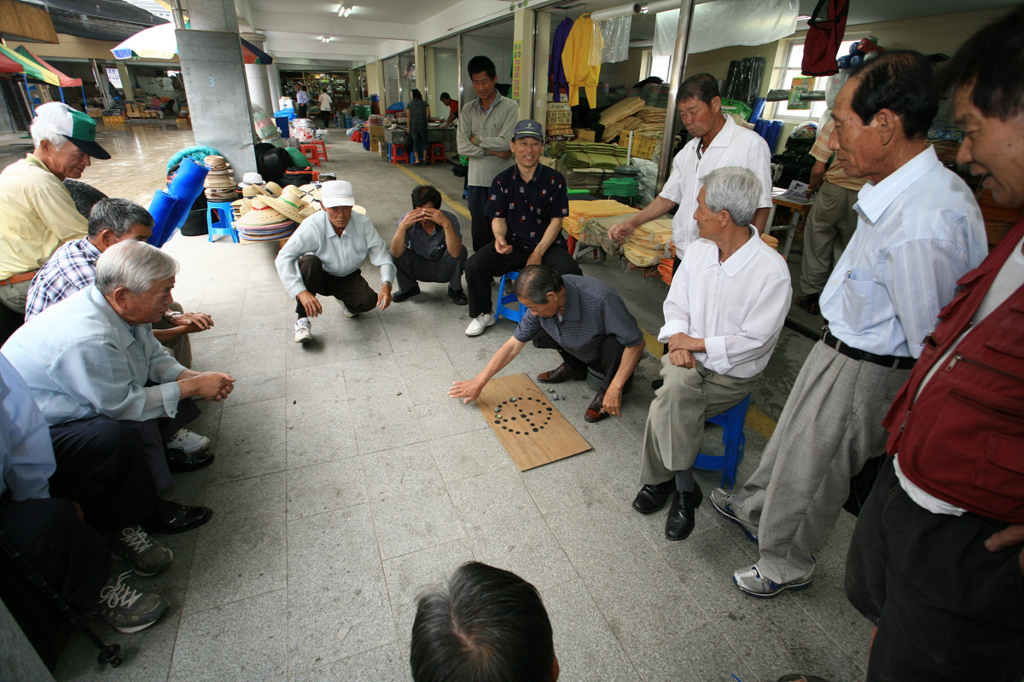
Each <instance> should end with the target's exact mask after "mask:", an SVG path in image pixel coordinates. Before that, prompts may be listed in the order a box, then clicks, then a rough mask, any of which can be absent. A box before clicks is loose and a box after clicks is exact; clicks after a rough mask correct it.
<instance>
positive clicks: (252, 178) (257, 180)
mask: <svg viewBox="0 0 1024 682" xmlns="http://www.w3.org/2000/svg"><path fill="white" fill-rule="evenodd" d="M262 184H263V176H262V175H260V174H259V173H245V174H244V175H242V185H243V186H245V185H262Z"/></svg>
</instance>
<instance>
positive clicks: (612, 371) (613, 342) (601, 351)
mask: <svg viewBox="0 0 1024 682" xmlns="http://www.w3.org/2000/svg"><path fill="white" fill-rule="evenodd" d="M533 345H534V346H535V347H537V348H550V349H552V350H557V351H558V354H559V355H561V356H562V361H563V362H564V363H565V364H567V365H569V366H570V367H572V368H573V369H583V368H585V367H588V366H589V367H593V368H594V369H595V370H597V371H598V372H600V373H601V374H603V375H604V383H602V384H601V390H602V391H607V390H608V386H609V385H611V383H612V379H614V378H615V375H616V374H617V373H618V371H619V365H621V364H622V353H623V352H624V351H625V350H626V347H625V346H623V345H622V344H621V343H619V339H618V338H617V337H616V336H615V335H614V334H606V335H604V336H603V337H601V345H600V346H598V351H597V359H596V360H593V361H591V362H585V361H583V360H580V359H579V358H577V357H576V356H575V355H573V354H572V353H570V352H569V351H567V350H565V349H564V348H562V346H560V345H559V344H558V342H557V341H555V340H554V339H553V338H551V336H550V335H549V334H548V333H547V332H542V333H541V335H540V336H538V337H537V338H535V339H534V340H533ZM632 387H633V375H632V374H631V375H630V376H629V379H627V380H626V383H625V385H624V386H623V388H622V392H623V393H626V392H627V391H629V389H631V388H632Z"/></svg>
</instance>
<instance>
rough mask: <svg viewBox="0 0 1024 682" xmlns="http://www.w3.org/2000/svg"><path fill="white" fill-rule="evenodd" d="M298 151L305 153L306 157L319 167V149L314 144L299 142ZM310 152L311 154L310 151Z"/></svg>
mask: <svg viewBox="0 0 1024 682" xmlns="http://www.w3.org/2000/svg"><path fill="white" fill-rule="evenodd" d="M299 151H300V152H302V153H303V154H305V155H306V158H307V159H309V160H310V161H312V162H313V163H315V164H316V166H317V168H319V167H320V150H319V149H317V146H316V145H315V144H300V145H299ZM311 152H312V156H310V153H311Z"/></svg>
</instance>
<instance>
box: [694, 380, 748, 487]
mask: <svg viewBox="0 0 1024 682" xmlns="http://www.w3.org/2000/svg"><path fill="white" fill-rule="evenodd" d="M749 407H750V394H749V393H748V394H747V397H746V398H744V399H743V400H741V401H740V402H739V404H737V405H735V406H734V407H732V408H730V409H728V410H726V411H725V412H723V413H722V414H720V415H718V416H717V417H712V418H711V419H709V420H708V421H709V422H711V423H712V424H718V425H719V426H721V427H723V428H724V429H725V432H724V433H723V434H722V444H724V445H725V454H724V455H704V454H700V455H697V461H695V462H694V463H693V466H694V467H695V468H697V469H704V470H705V471H721V472H722V487H723V488H731V487H733V485H735V484H736V469H738V468H739V466H740V462H742V461H743V448H744V446H745V445H746V443H747V437H746V436H745V435H743V422H744V421H746V419H747V408H749Z"/></svg>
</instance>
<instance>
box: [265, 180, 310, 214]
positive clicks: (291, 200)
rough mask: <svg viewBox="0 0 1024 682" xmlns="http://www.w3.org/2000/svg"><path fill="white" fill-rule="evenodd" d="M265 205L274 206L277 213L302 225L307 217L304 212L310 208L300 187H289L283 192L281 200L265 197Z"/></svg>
mask: <svg viewBox="0 0 1024 682" xmlns="http://www.w3.org/2000/svg"><path fill="white" fill-rule="evenodd" d="M263 201H264V203H266V204H268V205H270V206H273V207H274V208H275V209H277V212H278V213H280V214H281V215H283V216H285V217H286V218H288V219H289V220H294V221H295V222H297V223H301V222H302V220H303V218H304V217H305V216H303V215H302V210H303V209H304V208H307V207H309V202H308V201H306V200H305V199H303V198H302V192H300V191H299V188H298V187H295V186H293V185H288V186H287V187H285V188H284V191H282V192H281V198H280V199H278V198H275V197H263Z"/></svg>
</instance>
